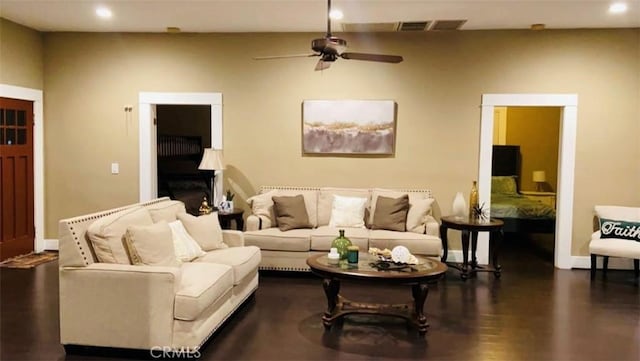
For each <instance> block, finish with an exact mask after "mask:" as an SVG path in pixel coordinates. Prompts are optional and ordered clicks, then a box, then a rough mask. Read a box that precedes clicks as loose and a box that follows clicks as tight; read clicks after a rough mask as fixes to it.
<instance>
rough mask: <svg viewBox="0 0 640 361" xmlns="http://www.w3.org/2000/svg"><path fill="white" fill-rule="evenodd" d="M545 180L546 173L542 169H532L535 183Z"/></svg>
mask: <svg viewBox="0 0 640 361" xmlns="http://www.w3.org/2000/svg"><path fill="white" fill-rule="evenodd" d="M546 180H547V174H546V173H545V172H544V171H543V170H534V171H533V181H534V182H536V183H542V182H545V181H546Z"/></svg>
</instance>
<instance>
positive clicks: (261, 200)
mask: <svg viewBox="0 0 640 361" xmlns="http://www.w3.org/2000/svg"><path fill="white" fill-rule="evenodd" d="M276 194H278V191H277V190H275V189H274V190H271V191H268V192H266V193H261V194H256V195H255V196H253V197H251V198H249V199H247V203H248V204H249V205H250V206H251V213H253V214H254V215H256V216H261V217H265V218H267V219H268V220H269V221H271V225H273V226H276V225H277V223H276V215H275V213H274V209H273V199H272V197H273V196H275V195H276Z"/></svg>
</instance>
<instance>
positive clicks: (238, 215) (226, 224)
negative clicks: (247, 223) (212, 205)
mask: <svg viewBox="0 0 640 361" xmlns="http://www.w3.org/2000/svg"><path fill="white" fill-rule="evenodd" d="M243 213H244V211H243V210H242V209H240V208H234V209H233V210H232V211H229V212H220V211H218V220H219V221H220V227H222V229H231V221H235V222H236V229H237V230H238V231H242V230H243V229H244V220H243V219H242V214H243Z"/></svg>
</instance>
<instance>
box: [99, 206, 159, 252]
mask: <svg viewBox="0 0 640 361" xmlns="http://www.w3.org/2000/svg"><path fill="white" fill-rule="evenodd" d="M151 224H153V220H151V216H150V215H149V211H147V210H146V209H145V208H143V207H141V206H136V207H132V208H128V209H125V210H122V211H119V212H116V213H113V214H110V215H108V216H106V217H102V218H99V219H97V220H96V221H95V222H93V223H91V225H90V226H89V228H88V229H87V236H88V237H89V240H90V241H91V245H92V246H93V251H94V252H95V254H96V257H97V258H98V261H100V262H102V263H120V264H131V262H130V261H129V256H128V255H127V251H126V249H125V245H124V235H125V232H126V231H127V228H128V227H129V226H131V225H136V226H146V225H151Z"/></svg>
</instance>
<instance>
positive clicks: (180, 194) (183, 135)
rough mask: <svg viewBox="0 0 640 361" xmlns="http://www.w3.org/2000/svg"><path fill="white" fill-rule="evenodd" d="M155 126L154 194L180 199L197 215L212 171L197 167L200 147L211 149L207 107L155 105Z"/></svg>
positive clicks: (201, 152)
mask: <svg viewBox="0 0 640 361" xmlns="http://www.w3.org/2000/svg"><path fill="white" fill-rule="evenodd" d="M156 129H157V131H156V133H157V134H156V144H157V149H158V150H157V169H158V180H157V187H158V188H157V189H158V197H170V198H171V199H177V200H180V201H182V202H184V203H185V206H186V208H187V212H188V213H191V214H193V215H197V214H198V208H199V207H200V204H201V202H202V200H203V197H205V196H206V197H207V198H210V195H211V189H210V188H211V178H212V174H211V172H210V171H202V170H199V169H198V165H199V164H200V161H201V159H202V154H203V150H204V149H205V148H211V107H210V106H209V105H175V104H159V105H157V106H156Z"/></svg>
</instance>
